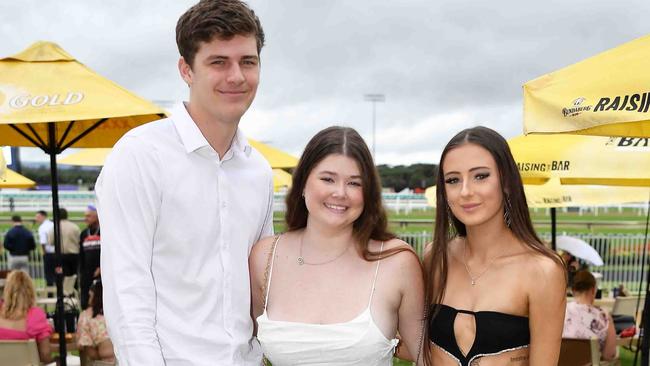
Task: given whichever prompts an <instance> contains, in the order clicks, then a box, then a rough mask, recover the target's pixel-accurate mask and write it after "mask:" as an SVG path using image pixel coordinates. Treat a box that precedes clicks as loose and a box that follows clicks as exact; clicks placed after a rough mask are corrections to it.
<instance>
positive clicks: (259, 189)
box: [96, 0, 273, 366]
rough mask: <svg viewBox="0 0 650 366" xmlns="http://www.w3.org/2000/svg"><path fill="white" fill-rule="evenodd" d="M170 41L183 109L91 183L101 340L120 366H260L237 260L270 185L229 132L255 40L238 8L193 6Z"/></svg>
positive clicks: (134, 134) (137, 138) (222, 2)
mask: <svg viewBox="0 0 650 366" xmlns="http://www.w3.org/2000/svg"><path fill="white" fill-rule="evenodd" d="M176 39H177V43H178V48H179V51H180V54H181V58H180V60H179V63H178V67H179V71H180V74H181V77H182V78H183V80H184V81H185V82H186V83H187V85H188V86H189V92H190V93H189V94H190V96H189V102H186V103H184V104H180V105H178V106H177V107H176V108H175V109H174V110H173V111H172V116H171V117H170V118H167V119H164V120H161V121H157V122H153V123H149V124H146V125H144V126H141V127H138V128H136V129H134V130H132V131H130V132H128V133H127V134H126V135H125V136H124V137H123V138H122V139H120V141H119V142H118V143H117V144H116V146H115V148H114V149H113V152H112V154H111V155H110V156H109V157H108V159H107V161H106V164H105V165H104V168H103V170H102V173H101V175H100V177H99V178H98V182H97V187H96V189H97V197H98V207H97V208H98V212H99V218H100V221H101V224H102V257H101V268H102V282H103V285H104V314H105V317H106V320H107V323H108V331H109V335H110V338H111V339H112V341H113V344H114V346H115V351H116V356H117V358H118V360H119V364H120V365H125V366H126V365H167V366H174V365H259V364H260V360H261V354H260V351H259V345H258V344H257V342H253V341H252V331H253V324H252V320H251V318H250V305H251V304H250V287H249V280H248V264H247V260H248V254H249V252H250V249H251V246H252V245H253V243H255V242H256V241H257V240H258V239H259V238H261V237H264V236H267V235H270V234H272V213H273V212H272V211H273V210H272V206H273V189H272V186H273V183H272V173H271V169H270V167H269V165H268V163H267V162H266V160H265V159H264V157H263V156H261V155H260V154H259V153H258V152H257V151H255V150H253V149H252V148H251V146H250V145H249V144H248V142H247V140H246V138H245V137H244V136H243V134H242V133H241V131H239V129H238V124H239V120H240V118H241V116H242V115H243V114H244V112H245V111H246V110H247V109H248V107H249V106H250V104H251V103H252V101H253V98H254V96H255V92H256V91H257V85H258V80H259V73H260V59H259V54H260V50H261V48H262V45H263V43H264V33H263V31H262V27H261V25H260V23H259V20H258V19H257V17H256V16H255V14H254V13H253V11H252V10H251V9H249V8H248V6H246V4H244V3H242V2H240V1H237V0H204V1H201V2H199V3H198V4H196V5H195V6H193V7H192V8H190V9H189V10H188V11H187V12H186V13H185V14H183V15H182V16H181V17H180V19H179V20H178V24H177V27H176Z"/></svg>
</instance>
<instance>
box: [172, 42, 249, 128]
mask: <svg viewBox="0 0 650 366" xmlns="http://www.w3.org/2000/svg"><path fill="white" fill-rule="evenodd" d="M190 66H191V67H190ZM178 67H179V70H180V72H181V76H182V77H183V80H185V82H186V83H187V84H188V85H189V86H190V110H191V111H193V112H194V113H197V114H198V115H193V117H195V118H196V117H198V118H203V119H206V120H216V121H218V122H221V123H238V122H239V120H240V118H241V116H242V115H243V114H244V112H246V110H247V109H248V107H249V106H250V105H251V103H252V102H253V98H254V97H255V93H256V92H257V85H258V84H259V76H260V60H259V56H258V54H257V42H256V40H255V37H254V36H240V35H237V36H234V37H233V38H231V39H229V40H222V39H219V38H214V39H213V40H212V41H210V42H202V43H201V44H200V45H199V50H198V51H197V53H196V56H195V57H194V64H193V65H189V64H187V63H186V62H185V60H184V59H183V58H181V59H180V60H179V64H178Z"/></svg>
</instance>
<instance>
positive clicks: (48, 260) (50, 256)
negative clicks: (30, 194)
mask: <svg viewBox="0 0 650 366" xmlns="http://www.w3.org/2000/svg"><path fill="white" fill-rule="evenodd" d="M34 221H35V222H36V223H37V224H38V243H39V244H40V245H41V249H42V250H43V270H44V273H45V283H46V284H47V285H48V286H54V245H51V244H48V243H47V233H48V232H49V231H50V230H54V229H53V227H54V223H53V222H52V220H50V219H48V218H47V212H45V211H43V210H41V211H38V212H36V215H35V216H34Z"/></svg>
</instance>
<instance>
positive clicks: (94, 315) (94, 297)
mask: <svg viewBox="0 0 650 366" xmlns="http://www.w3.org/2000/svg"><path fill="white" fill-rule="evenodd" d="M88 305H89V306H88V308H86V310H84V311H83V312H82V313H81V314H79V322H78V323H77V346H78V347H79V350H80V351H81V352H83V353H84V354H85V355H86V357H87V358H89V359H91V360H102V361H107V362H114V361H115V354H114V353H113V343H112V342H111V340H110V339H109V338H108V331H107V330H106V320H104V305H103V301H102V281H101V279H96V280H95V281H94V282H93V283H92V285H91V286H90V291H89V299H88Z"/></svg>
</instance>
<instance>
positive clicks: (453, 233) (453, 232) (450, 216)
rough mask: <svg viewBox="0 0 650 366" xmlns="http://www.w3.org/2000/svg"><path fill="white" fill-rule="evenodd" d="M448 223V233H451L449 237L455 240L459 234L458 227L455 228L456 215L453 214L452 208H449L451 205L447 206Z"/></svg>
mask: <svg viewBox="0 0 650 366" xmlns="http://www.w3.org/2000/svg"><path fill="white" fill-rule="evenodd" d="M447 222H448V228H447V232H448V233H449V236H450V237H451V238H453V237H454V236H456V234H458V233H457V232H456V227H455V226H454V214H452V213H451V208H450V207H449V204H447Z"/></svg>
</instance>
